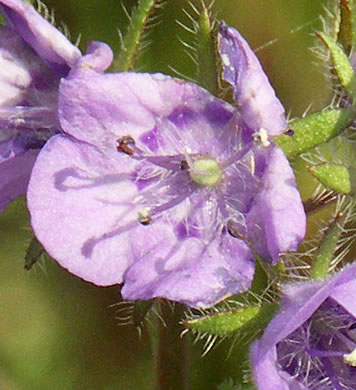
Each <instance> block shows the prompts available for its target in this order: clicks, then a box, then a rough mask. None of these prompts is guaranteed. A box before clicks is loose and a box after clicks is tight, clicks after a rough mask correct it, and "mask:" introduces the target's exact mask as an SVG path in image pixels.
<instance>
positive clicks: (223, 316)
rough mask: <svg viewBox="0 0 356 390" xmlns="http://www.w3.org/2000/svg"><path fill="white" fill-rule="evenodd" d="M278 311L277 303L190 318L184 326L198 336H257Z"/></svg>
mask: <svg viewBox="0 0 356 390" xmlns="http://www.w3.org/2000/svg"><path fill="white" fill-rule="evenodd" d="M277 309H278V305H277V304H276V303H266V304H263V305H253V306H246V307H243V308H238V309H235V310H229V311H221V312H218V313H213V314H209V315H206V316H202V317H199V318H188V319H186V320H185V321H184V323H183V324H184V326H185V327H186V328H188V329H191V330H192V331H193V332H194V333H198V334H211V335H215V336H219V337H224V336H229V335H231V334H233V333H236V332H248V333H251V334H252V335H256V333H259V332H260V331H262V330H263V329H264V328H265V326H266V325H267V324H268V322H269V321H270V320H271V318H272V317H273V315H274V314H275V312H276V310H277Z"/></svg>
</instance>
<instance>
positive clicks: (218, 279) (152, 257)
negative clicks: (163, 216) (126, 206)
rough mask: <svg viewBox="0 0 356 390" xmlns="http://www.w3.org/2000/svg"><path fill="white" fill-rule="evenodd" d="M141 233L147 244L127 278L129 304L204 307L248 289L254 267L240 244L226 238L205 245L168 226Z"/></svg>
mask: <svg viewBox="0 0 356 390" xmlns="http://www.w3.org/2000/svg"><path fill="white" fill-rule="evenodd" d="M141 231H142V236H141V235H140V236H138V237H137V239H140V240H142V244H143V245H142V247H141V246H135V247H133V249H134V253H135V255H134V256H135V258H136V259H137V261H136V262H135V263H134V265H133V266H132V267H130V269H129V270H128V272H127V273H126V275H125V285H124V287H123V289H122V296H123V297H124V298H125V299H130V300H131V299H151V298H154V297H164V298H167V299H170V300H173V301H178V302H181V303H184V304H186V305H188V306H192V307H200V308H204V307H209V306H211V305H213V304H215V303H216V302H217V301H219V300H221V299H223V298H226V297H228V296H230V295H233V294H237V293H239V292H241V291H245V290H246V289H248V288H249V286H250V284H251V280H252V278H253V274H254V268H255V264H254V261H253V257H252V254H251V252H250V250H249V249H248V247H247V246H246V244H244V243H243V242H242V241H241V240H238V239H235V238H232V237H230V236H227V235H225V237H224V239H223V240H218V239H216V240H214V241H212V242H210V243H209V244H208V245H205V244H204V242H203V241H202V240H201V239H199V238H196V237H192V236H191V237H186V238H185V239H183V240H182V239H181V237H175V236H174V234H173V232H172V231H170V230H169V229H167V228H165V227H164V226H162V228H160V227H158V228H157V229H151V230H150V231H148V232H147V233H146V232H145V229H144V228H141ZM167 244H168V245H167ZM141 248H142V249H141Z"/></svg>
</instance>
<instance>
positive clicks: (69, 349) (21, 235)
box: [0, 0, 329, 390]
mask: <svg viewBox="0 0 356 390" xmlns="http://www.w3.org/2000/svg"><path fill="white" fill-rule="evenodd" d="M121 3H124V4H125V6H126V7H127V9H128V10H130V9H131V7H132V6H134V5H135V3H136V2H135V1H133V0H66V1H63V0H51V1H50V0H46V4H47V5H48V7H49V8H50V9H52V8H53V9H54V10H55V15H56V19H57V20H58V21H63V22H64V23H65V24H66V25H67V26H68V28H69V30H70V32H71V35H72V39H73V41H75V40H76V38H77V36H78V35H79V34H81V43H80V46H81V48H82V49H83V50H85V48H86V45H87V43H88V41H90V40H101V41H105V42H107V43H109V44H110V45H111V46H112V48H113V49H114V51H116V52H117V51H118V50H119V37H118V33H117V29H118V28H120V29H121V30H122V31H123V32H124V31H125V27H126V25H127V18H126V17H125V13H124V12H123V9H122V7H121ZM193 3H194V4H199V2H198V1H195V2H193ZM323 5H325V2H324V1H322V0H216V2H215V6H214V8H213V9H214V10H215V11H216V13H217V15H218V18H220V19H224V20H225V21H226V22H227V23H228V24H230V25H232V26H234V27H236V28H238V29H239V30H240V32H241V33H242V34H243V35H244V36H245V38H246V39H247V40H248V41H249V43H250V45H251V47H252V48H254V49H256V52H257V55H258V57H259V58H260V60H261V62H262V64H263V67H264V69H265V71H266V72H267V74H268V75H269V77H270V79H271V81H272V84H273V85H274V87H275V89H276V91H277V94H278V96H279V97H280V98H281V100H282V102H283V104H284V106H285V107H286V111H287V112H288V113H289V115H290V117H295V116H300V115H301V114H303V112H304V111H305V110H306V109H307V108H308V107H309V106H310V105H311V111H314V110H318V109H320V108H322V107H323V106H324V105H325V104H326V103H327V102H328V99H329V90H328V87H327V83H326V81H325V78H324V76H323V72H324V70H323V69H324V68H322V67H320V65H318V62H317V59H316V58H315V57H314V55H313V54H312V52H311V50H310V48H311V47H312V46H314V45H315V36H314V35H313V33H314V32H315V31H316V30H320V28H321V21H320V14H321V13H322V7H323ZM183 8H185V9H187V10H191V9H190V7H189V5H188V2H187V1H185V0H167V1H166V6H165V8H164V9H163V10H162V11H161V18H160V23H159V24H158V25H157V26H156V27H155V28H154V30H153V31H152V34H151V36H150V38H151V40H152V45H151V46H150V47H149V49H148V50H147V51H146V53H145V54H144V55H143V56H142V57H141V59H140V62H139V69H140V70H142V71H149V72H157V71H159V72H163V73H168V74H173V73H172V71H171V70H170V66H172V67H174V68H175V69H176V70H178V71H179V72H182V73H184V74H186V75H188V76H191V77H192V76H193V75H194V66H193V63H192V62H191V60H190V59H189V58H188V56H186V55H185V54H184V48H183V46H182V44H181V43H180V42H179V37H180V38H182V39H183V40H184V41H186V42H189V41H191V40H192V39H193V37H192V36H191V35H190V34H189V33H187V32H186V31H184V30H183V29H182V28H181V27H179V25H178V24H177V23H176V20H180V21H181V22H183V23H185V24H188V25H189V19H188V18H187V16H186V15H185V14H184V13H183V11H182V9H183ZM296 169H297V174H298V181H299V185H300V188H301V191H302V194H303V196H304V197H307V196H308V194H310V191H311V189H312V186H313V184H310V183H312V182H308V183H309V184H308V185H307V184H305V182H304V181H305V177H306V175H305V172H303V171H302V168H301V166H299V165H298V164H297V165H296ZM28 225H29V218H28V215H27V212H26V206H25V202H24V200H23V199H20V200H19V201H16V202H14V203H13V204H12V205H11V206H10V207H9V208H8V209H7V210H6V212H5V213H4V214H3V215H1V216H0V257H1V260H0V268H1V272H0V389H1V390H42V389H43V390H55V389H61V390H66V389H75V390H77V389H78V390H79V389H100V390H101V389H103V390H104V389H105V390H111V389H120V390H131V389H142V390H146V389H147V390H149V389H153V374H152V369H153V359H152V348H151V345H150V340H149V337H148V330H149V326H148V327H145V328H144V329H143V334H142V337H141V338H140V337H139V336H138V333H137V331H136V329H135V328H133V327H131V326H119V322H120V321H119V320H118V319H116V318H115V317H116V316H117V314H116V313H115V307H113V306H111V305H113V304H115V303H117V302H118V301H119V291H118V288H116V287H113V288H98V287H95V286H93V285H90V284H88V283H85V282H83V281H81V280H79V279H77V278H75V277H73V276H71V275H70V274H69V273H67V272H66V271H64V270H62V269H61V268H60V267H59V266H57V265H56V263H55V262H54V261H50V260H47V261H45V262H42V263H40V264H37V265H35V266H34V267H33V269H32V270H31V271H30V272H27V271H25V270H24V268H23V265H24V263H23V257H24V248H25V245H26V242H28V238H29V228H28ZM229 344H230V343H229V342H227V341H225V342H224V343H222V344H221V345H219V346H217V347H216V348H215V349H214V350H213V351H211V352H210V353H209V354H208V355H207V356H206V357H203V358H200V355H201V350H202V344H199V343H198V344H196V345H195V346H193V348H192V349H193V351H192V357H191V378H192V387H191V388H192V389H198V390H199V389H217V388H218V385H219V384H220V383H221V382H222V381H223V379H224V378H225V377H231V378H237V377H238V376H239V375H240V376H241V353H242V352H241V351H242V349H243V348H242V347H240V345H239V341H238V340H235V346H234V348H233V349H232V352H231V353H230V354H229V356H228V357H227V355H228V352H229ZM167 347H168V346H167Z"/></svg>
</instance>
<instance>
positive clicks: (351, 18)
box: [338, 0, 356, 54]
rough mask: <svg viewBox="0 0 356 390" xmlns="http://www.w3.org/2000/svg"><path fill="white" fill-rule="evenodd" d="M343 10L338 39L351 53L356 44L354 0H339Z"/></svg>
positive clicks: (347, 51)
mask: <svg viewBox="0 0 356 390" xmlns="http://www.w3.org/2000/svg"><path fill="white" fill-rule="evenodd" d="M339 1H340V11H341V23H340V31H339V34H338V41H339V42H340V43H341V44H342V45H343V47H344V49H345V52H346V53H347V54H350V52H351V49H352V47H354V46H355V44H356V6H355V1H354V0H339Z"/></svg>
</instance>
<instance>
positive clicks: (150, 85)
mask: <svg viewBox="0 0 356 390" xmlns="http://www.w3.org/2000/svg"><path fill="white" fill-rule="evenodd" d="M212 103H215V105H216V106H219V107H220V108H219V109H217V108H216V109H215V111H214V112H211V117H214V118H215V119H216V121H207V119H206V116H205V111H206V109H207V106H210V105H211V104H212ZM214 115H215V116H214ZM229 115H232V107H230V106H229V105H227V104H224V103H223V102H221V101H219V100H218V99H215V98H214V97H213V96H211V95H210V94H208V93H207V92H206V91H205V90H203V89H202V88H199V87H198V86H196V85H194V84H191V83H187V82H182V81H181V80H177V79H174V78H171V77H168V76H164V75H161V74H155V75H149V74H140V73H119V74H98V73H96V72H93V71H90V70H84V69H82V70H80V71H78V72H75V74H74V76H73V77H72V78H70V79H68V80H62V82H61V86H60V97H59V116H60V120H61V125H62V127H63V129H64V131H65V132H66V133H68V134H71V135H73V136H74V137H76V138H78V139H81V140H83V141H86V142H90V143H93V144H95V145H97V146H100V147H103V148H105V149H108V148H111V149H112V148H116V144H117V140H118V138H120V137H122V136H127V135H130V136H131V137H132V138H133V139H134V140H135V141H136V143H137V142H138V141H140V142H138V144H137V146H138V147H140V148H142V149H143V151H145V152H152V150H151V149H150V147H154V149H155V152H156V151H157V152H160V153H162V152H163V151H164V152H163V153H164V154H166V155H173V154H182V153H184V151H185V149H186V148H189V149H191V150H192V151H193V152H194V151H199V152H201V153H206V154H209V153H211V152H216V154H218V155H223V154H224V149H222V148H221V149H220V146H221V144H220V143H217V142H215V139H216V138H221V137H222V134H224V131H225V132H226V133H225V134H227V133H228V131H227V129H225V128H224V125H225V123H226V121H221V122H220V125H219V124H218V122H219V121H218V118H222V117H225V118H226V117H228V116H229ZM154 128H157V132H158V133H159V135H160V137H154V138H151V141H152V142H155V141H154V139H155V140H156V141H157V145H155V146H153V144H152V143H151V144H150V146H149V145H146V143H145V141H142V140H145V139H146V138H145V136H146V135H147V134H148V133H149V132H150V131H152V129H154ZM83 129H85V131H83ZM183 129H186V131H187V133H186V134H185V135H184V136H183V135H182V130H183ZM229 133H231V131H229ZM140 137H144V138H143V139H142V138H140ZM217 147H219V151H217V150H216V151H215V150H214V148H217ZM223 147H224V148H226V144H224V145H223ZM156 148H158V149H156Z"/></svg>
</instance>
